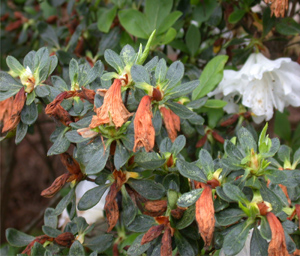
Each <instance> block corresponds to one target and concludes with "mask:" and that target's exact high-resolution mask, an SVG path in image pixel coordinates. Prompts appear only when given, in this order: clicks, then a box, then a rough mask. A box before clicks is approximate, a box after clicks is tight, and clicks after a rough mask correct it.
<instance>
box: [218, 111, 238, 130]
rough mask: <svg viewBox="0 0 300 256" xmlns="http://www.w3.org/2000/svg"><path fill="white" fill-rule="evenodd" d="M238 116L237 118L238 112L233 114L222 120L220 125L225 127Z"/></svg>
mask: <svg viewBox="0 0 300 256" xmlns="http://www.w3.org/2000/svg"><path fill="white" fill-rule="evenodd" d="M238 118H239V115H238V114H234V115H232V116H231V117H229V118H228V119H226V120H225V121H223V122H222V123H221V124H220V125H221V126H222V127H226V126H229V125H232V124H234V123H235V122H236V121H237V120H238Z"/></svg>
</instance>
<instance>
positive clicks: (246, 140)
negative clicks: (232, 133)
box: [237, 127, 257, 153]
mask: <svg viewBox="0 0 300 256" xmlns="http://www.w3.org/2000/svg"><path fill="white" fill-rule="evenodd" d="M237 137H238V139H239V142H240V145H241V147H242V149H243V150H244V152H245V153H248V152H250V151H251V149H254V152H257V143H256V141H255V140H254V138H253V136H252V134H251V132H249V131H248V130H247V129H246V128H245V127H241V128H240V129H239V130H238V132H237Z"/></svg>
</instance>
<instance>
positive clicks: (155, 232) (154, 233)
mask: <svg viewBox="0 0 300 256" xmlns="http://www.w3.org/2000/svg"><path fill="white" fill-rule="evenodd" d="M164 228H165V225H164V224H160V225H158V226H153V227H151V228H150V229H149V230H148V231H147V232H146V233H145V235H144V236H143V238H142V241H141V244H146V243H149V242H151V241H152V240H154V239H155V238H157V237H159V235H160V234H161V233H162V231H163V230H164Z"/></svg>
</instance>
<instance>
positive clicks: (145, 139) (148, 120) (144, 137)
mask: <svg viewBox="0 0 300 256" xmlns="http://www.w3.org/2000/svg"><path fill="white" fill-rule="evenodd" d="M151 108H152V106H151V97H150V96H148V95H146V96H144V97H143V98H142V100H141V102H140V105H139V107H138V109H137V111H136V114H135V118H134V147H133V151H134V152H135V151H136V150H137V149H139V148H140V147H145V150H146V151H147V152H148V151H150V150H152V149H153V147H154V142H155V130H154V127H153V124H152V111H151Z"/></svg>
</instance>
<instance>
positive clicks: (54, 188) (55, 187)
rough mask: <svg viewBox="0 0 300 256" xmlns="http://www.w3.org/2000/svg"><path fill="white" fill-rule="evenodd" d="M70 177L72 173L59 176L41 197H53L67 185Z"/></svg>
mask: <svg viewBox="0 0 300 256" xmlns="http://www.w3.org/2000/svg"><path fill="white" fill-rule="evenodd" d="M70 177H71V174H70V173H65V174H63V175H61V176H59V177H58V178H56V179H55V181H54V182H53V183H52V185H51V186H50V187H49V188H46V189H44V190H43V191H42V193H41V196H43V197H46V198H51V197H53V196H54V195H55V194H56V193H57V192H58V191H60V190H61V188H62V187H63V186H64V185H65V184H66V183H67V181H68V179H69V178H70Z"/></svg>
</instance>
